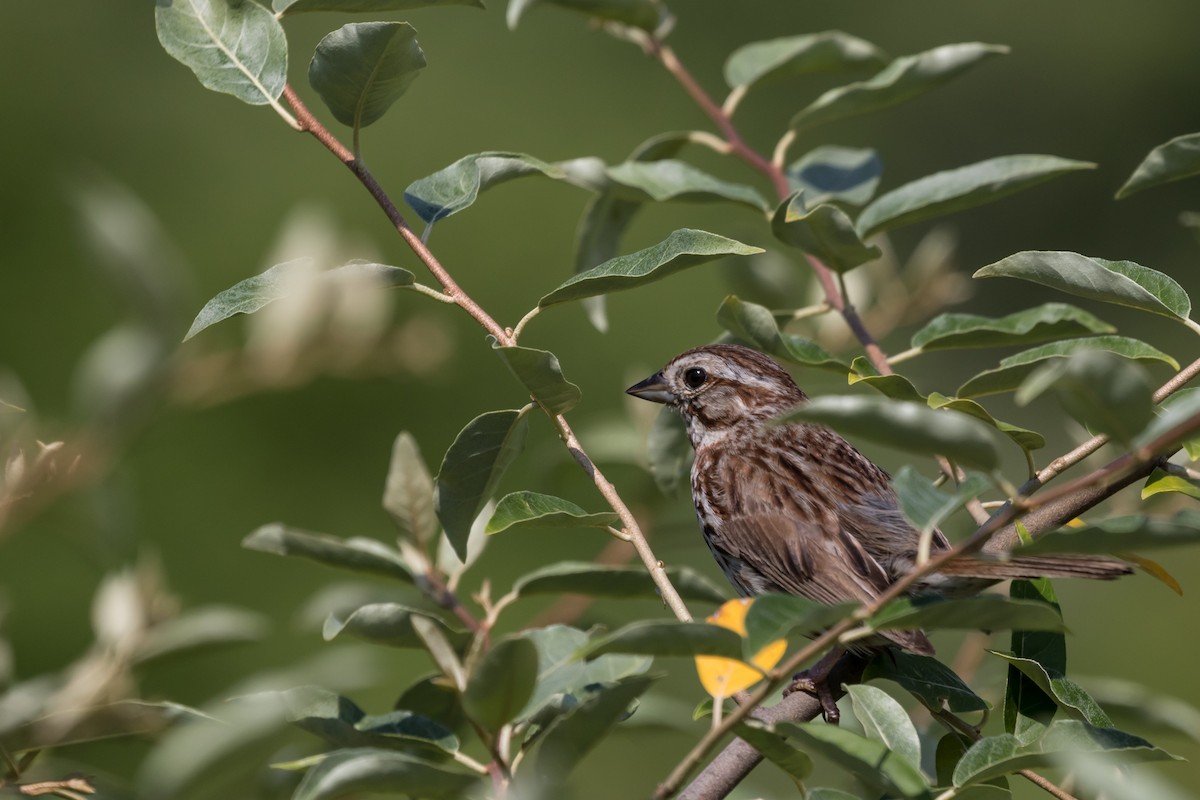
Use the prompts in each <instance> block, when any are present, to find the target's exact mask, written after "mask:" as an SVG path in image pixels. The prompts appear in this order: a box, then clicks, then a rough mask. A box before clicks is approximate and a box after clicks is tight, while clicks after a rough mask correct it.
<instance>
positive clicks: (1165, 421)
mask: <svg viewBox="0 0 1200 800" xmlns="http://www.w3.org/2000/svg"><path fill="white" fill-rule="evenodd" d="M1157 414H1158V416H1157V417H1155V419H1154V421H1153V422H1151V423H1150V424H1149V425H1147V426H1146V429H1145V430H1144V431H1142V433H1141V434H1140V435H1139V436H1138V437H1137V439H1135V440H1134V444H1135V445H1137V446H1138V447H1147V446H1149V445H1150V444H1151V443H1152V442H1153V441H1154V440H1155V439H1158V438H1160V437H1162V436H1165V435H1167V434H1168V433H1170V432H1171V431H1173V430H1175V429H1176V428H1178V427H1179V426H1181V425H1187V424H1188V423H1190V422H1191V421H1192V420H1193V419H1194V418H1195V417H1196V415H1197V414H1200V388H1194V389H1184V390H1183V391H1181V392H1177V393H1176V394H1173V395H1171V396H1170V397H1168V398H1167V399H1166V400H1164V401H1163V402H1162V404H1161V405H1160V406H1159V408H1158V412H1157ZM1179 444H1180V446H1182V447H1183V449H1184V450H1185V451H1186V452H1187V454H1188V456H1189V457H1191V456H1192V455H1193V453H1197V454H1200V437H1193V438H1191V439H1187V440H1185V441H1183V442H1180V443H1179ZM1193 460H1194V459H1193Z"/></svg>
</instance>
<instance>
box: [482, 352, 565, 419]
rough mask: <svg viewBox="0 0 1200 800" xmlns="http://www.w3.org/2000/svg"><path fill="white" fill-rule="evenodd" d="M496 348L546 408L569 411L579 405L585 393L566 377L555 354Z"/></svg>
mask: <svg viewBox="0 0 1200 800" xmlns="http://www.w3.org/2000/svg"><path fill="white" fill-rule="evenodd" d="M493 349H494V350H495V351H496V354H497V355H499V356H500V359H501V360H502V361H503V362H504V364H505V366H507V367H508V368H509V370H511V371H512V374H513V375H515V376H516V378H517V380H519V381H520V382H521V383H523V384H525V388H526V389H528V390H529V393H530V394H531V395H533V396H534V398H535V399H536V400H537V401H538V403H539V404H540V405H541V406H542V408H544V409H546V411H548V412H550V413H551V414H565V413H566V412H568V411H570V410H571V409H572V408H574V407H575V406H577V405H578V404H579V400H580V399H581V398H582V397H583V393H582V392H580V391H579V387H578V386H576V385H575V384H573V383H571V382H570V381H568V380H567V379H566V378H564V377H563V374H562V367H561V366H559V363H558V357H557V356H555V355H554V354H553V353H550V352H547V351H546V350H536V349H534V348H532V347H501V346H499V345H495V346H494V347H493Z"/></svg>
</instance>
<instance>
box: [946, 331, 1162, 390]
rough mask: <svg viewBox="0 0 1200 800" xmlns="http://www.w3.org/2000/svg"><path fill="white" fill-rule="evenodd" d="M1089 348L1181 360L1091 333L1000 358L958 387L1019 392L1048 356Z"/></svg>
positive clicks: (1135, 343) (1125, 339)
mask: <svg viewBox="0 0 1200 800" xmlns="http://www.w3.org/2000/svg"><path fill="white" fill-rule="evenodd" d="M1085 350H1103V351H1107V352H1109V353H1115V354H1117V355H1119V356H1122V357H1124V358H1129V359H1133V360H1135V361H1161V362H1163V363H1164V364H1169V365H1171V367H1173V368H1174V369H1179V362H1177V361H1176V360H1175V359H1174V358H1172V357H1171V356H1169V355H1167V354H1166V353H1164V352H1162V351H1161V350H1159V349H1158V348H1155V347H1151V346H1150V345H1148V344H1146V343H1145V342H1142V341H1138V340H1137V339H1130V338H1129V337H1126V336H1091V337H1087V338H1083V339H1069V340H1067V341H1064V342H1051V343H1050V344H1044V345H1042V346H1040V347H1034V348H1031V349H1029V350H1024V351H1022V352H1020V353H1016V354H1014V355H1011V356H1009V357H1008V358H1004V359H1001V360H1000V366H999V367H996V368H995V369H989V370H986V371H984V372H981V373H979V374H978V375H976V376H974V377H973V378H971V379H970V380H968V381H967V382H966V383H964V384H963V385H962V386H960V387H959V388H958V395H959V396H960V397H983V396H985V395H989V394H1001V393H1003V392H1012V391H1016V389H1017V388H1018V387H1020V385H1021V383H1022V381H1024V380H1025V378H1027V377H1028V376H1029V374H1030V373H1031V372H1033V371H1034V370H1035V369H1037V367H1038V366H1039V365H1040V364H1041V363H1042V362H1044V361H1046V360H1047V359H1051V358H1063V357H1065V356H1069V355H1072V354H1074V353H1080V352H1083V351H1085Z"/></svg>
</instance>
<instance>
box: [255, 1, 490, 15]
mask: <svg viewBox="0 0 1200 800" xmlns="http://www.w3.org/2000/svg"><path fill="white" fill-rule="evenodd" d="M428 6H472V7H474V8H484V5H483V0H272V3H271V7H272V8H273V9H275V11H276V13H281V14H282V13H287V14H299V13H301V12H303V11H341V12H344V13H348V12H358V11H371V12H380V11H408V10H409V9H413V8H426V7H428Z"/></svg>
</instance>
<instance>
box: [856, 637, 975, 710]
mask: <svg viewBox="0 0 1200 800" xmlns="http://www.w3.org/2000/svg"><path fill="white" fill-rule="evenodd" d="M876 678H881V679H884V680H889V681H893V682H895V683H898V684H899V685H900V686H901V687H903V688H904V689H906V690H908V691H909V692H911V693H912V695H913V696H914V697H916V698H917V699H918V700H920V701H921V702H922V703H923V704H924V705H925V707H926V708H929V709H933V710H938V709H941V708H943V707H945V708H949V709H950V710H951V711H953V712H955V713H956V714H963V713H966V712H969V711H986V710H987V709H988V708H989V706H988V704H987V702H986V701H985V700H984V699H983V698H981V697H980V696H979V695H977V694H975V692H973V691H971V687H969V686H967V685H966V684H965V683H963V681H962V679H961V678H959V677H958V675H956V674H954V671H953V670H951V669H950V668H949V667H947V666H946V665H945V664H943V663H942V662H940V661H938V660H937V659H936V658H933V657H932V656H919V655H916V654H915V653H907V652H905V651H903V650H889V651H888V652H887V653H885V654H880V655H879V656H877V657H876V658H875V659H873V660H872V661H871V663H870V664H868V665H867V669H866V671H865V672H864V673H863V680H864V681H869V680H874V679H876ZM943 703H944V704H945V705H944V706H943Z"/></svg>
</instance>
